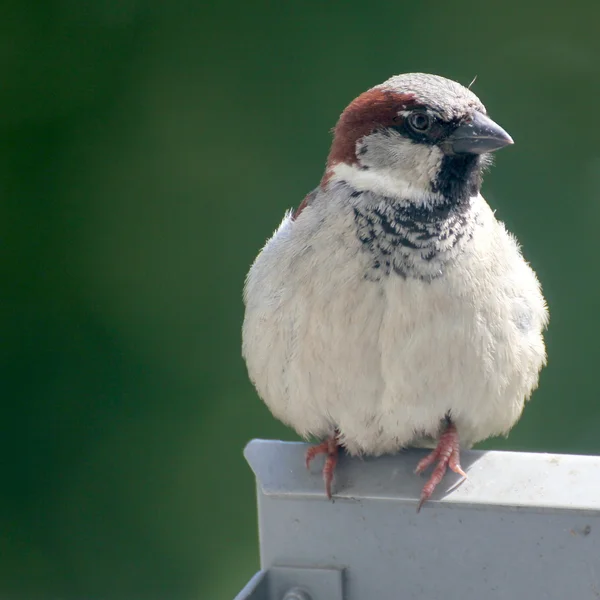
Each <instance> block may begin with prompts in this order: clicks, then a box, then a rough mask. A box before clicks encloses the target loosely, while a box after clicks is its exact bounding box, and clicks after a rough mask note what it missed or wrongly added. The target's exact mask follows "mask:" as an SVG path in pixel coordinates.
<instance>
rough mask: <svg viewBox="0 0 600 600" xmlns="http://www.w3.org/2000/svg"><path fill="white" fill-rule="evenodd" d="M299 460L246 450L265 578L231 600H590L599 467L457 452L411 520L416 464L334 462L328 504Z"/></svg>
mask: <svg viewBox="0 0 600 600" xmlns="http://www.w3.org/2000/svg"><path fill="white" fill-rule="evenodd" d="M306 447H307V446H306V445H305V444H299V443H284V442H274V441H264V440H254V441H252V442H250V444H248V446H247V447H246V451H245V455H246V458H247V460H248V462H249V463H250V466H251V467H252V469H253V471H254V473H255V475H256V479H257V490H258V513H259V534H260V558H261V567H262V569H263V571H261V572H260V573H258V574H257V575H256V576H255V578H253V580H252V582H251V584H252V585H251V587H249V586H250V584H249V586H247V587H246V588H245V590H244V592H242V595H240V596H238V600H242V599H244V600H284V599H285V600H341V599H342V598H343V599H344V600H380V599H383V600H387V599H388V598H389V599H393V598H394V599H395V598H402V600H417V599H418V600H423V598H448V597H452V598H461V600H481V598H486V600H501V599H505V598H540V599H541V598H544V599H548V600H553V599H556V600H564V599H565V598H600V457H597V456H573V455H558V454H533V453H527V454H526V453H517V452H463V453H461V462H462V466H463V468H464V469H465V470H466V471H467V473H468V475H469V477H468V479H467V481H466V482H464V483H463V484H462V485H460V486H456V483H457V481H458V477H457V476H454V475H453V474H449V475H447V476H446V478H445V479H444V481H443V482H442V485H440V486H439V489H438V490H436V494H435V495H434V497H433V499H432V500H431V501H430V502H427V503H426V504H425V506H424V507H423V510H422V511H421V512H420V513H419V514H417V512H416V507H417V503H418V501H419V495H420V491H421V487H422V485H423V482H424V480H423V479H422V478H419V477H417V476H416V475H414V474H413V470H414V468H415V465H416V464H417V462H418V460H419V459H420V458H422V457H423V456H424V452H425V451H421V450H409V451H405V452H402V453H400V454H398V455H395V456H382V457H380V458H376V459H373V458H365V459H356V458H349V457H348V456H342V457H341V458H340V461H339V463H338V467H337V470H336V478H335V481H334V502H330V501H328V500H327V498H326V497H325V493H324V490H323V480H322V478H321V477H320V473H319V466H320V465H318V464H317V463H318V460H315V465H314V469H313V470H312V472H308V471H307V470H306V468H305V467H304V452H305V450H306ZM342 575H343V577H342ZM319 578H322V579H319ZM342 579H343V591H342ZM321 585H323V586H333V587H319V586H321ZM243 594H246V595H243ZM286 594H287V596H286Z"/></svg>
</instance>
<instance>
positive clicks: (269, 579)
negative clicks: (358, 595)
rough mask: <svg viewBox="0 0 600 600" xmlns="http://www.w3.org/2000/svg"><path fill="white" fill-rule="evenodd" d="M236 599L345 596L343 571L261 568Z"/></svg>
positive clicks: (337, 598) (309, 599)
mask: <svg viewBox="0 0 600 600" xmlns="http://www.w3.org/2000/svg"><path fill="white" fill-rule="evenodd" d="M235 600H343V596H342V571H341V570H340V569H310V568H298V567H271V568H270V569H268V570H267V571H259V572H258V573H257V574H256V575H255V576H254V577H253V578H252V579H251V580H250V582H249V583H248V585H247V586H246V587H245V588H244V589H243V590H242V591H241V592H240V594H238V595H237V596H236V598H235Z"/></svg>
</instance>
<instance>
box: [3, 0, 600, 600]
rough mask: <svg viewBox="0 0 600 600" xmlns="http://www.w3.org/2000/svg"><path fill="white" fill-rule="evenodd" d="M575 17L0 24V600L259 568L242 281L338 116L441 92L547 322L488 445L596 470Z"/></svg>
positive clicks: (591, 41)
mask: <svg viewBox="0 0 600 600" xmlns="http://www.w3.org/2000/svg"><path fill="white" fill-rule="evenodd" d="M599 19H600V4H599V3H598V2H593V1H591V0H572V1H571V2H569V3H564V2H552V1H550V2H546V3H545V4H544V7H543V9H542V8H541V6H540V5H539V3H536V2H530V3H523V2H522V1H520V0H505V1H504V2H502V3H495V4H494V3H485V2H465V3H461V4H457V3H452V2H443V3H442V2H438V3H435V2H433V3H425V2H421V3H418V2H417V3H415V2H384V1H381V0H371V1H370V2H367V3H365V2H358V1H354V0H350V1H347V2H344V3H335V2H312V3H310V2H300V1H293V2H272V3H266V2H245V1H237V0H233V1H231V2H210V1H204V2H188V1H186V0H171V1H170V2H158V1H156V0H99V1H96V2H79V1H77V0H46V1H45V2H36V1H34V0H5V1H4V2H3V3H2V5H1V7H0V23H1V25H0V73H1V78H0V128H1V130H0V248H1V250H0V257H1V258H0V266H1V269H2V271H1V272H2V279H1V282H2V285H1V289H2V292H1V298H0V324H1V330H0V334H1V341H2V343H1V349H2V357H1V361H0V368H1V370H2V371H1V378H0V386H1V387H0V389H1V400H0V402H1V407H2V412H1V415H0V427H1V432H0V445H1V449H0V456H1V457H2V458H1V463H0V464H1V465H2V468H1V471H0V481H1V484H0V485H1V491H0V595H2V597H6V598H25V599H29V598H32V599H37V598H40V599H42V598H43V599H48V598H61V599H67V600H69V599H73V600H75V599H81V598H86V599H88V600H96V599H107V600H110V599H121V598H122V599H125V598H127V599H132V598H140V599H153V598H156V599H165V598H181V599H187V598H190V599H191V598H195V599H201V600H204V599H207V600H212V599H216V600H227V599H230V598H233V596H235V594H236V593H237V591H238V590H239V589H241V587H242V586H243V585H244V583H245V582H246V580H247V579H248V578H249V577H250V576H251V575H252V573H253V572H254V571H255V570H256V569H257V567H258V549H257V539H256V519H255V503H254V484H253V477H252V475H251V474H250V472H249V469H248V468H247V466H246V464H245V462H244V460H243V458H242V449H243V447H244V445H245V443H246V442H247V441H248V440H249V439H250V438H252V437H280V438H283V439H295V438H294V434H293V433H292V432H290V431H289V430H287V429H286V428H285V427H283V426H282V425H280V424H278V423H277V422H275V420H274V419H273V418H272V417H271V416H270V414H269V413H268V411H267V410H266V408H264V407H263V405H262V403H261V402H260V400H259V399H258V397H257V396H256V394H255V392H254V390H253V388H252V387H251V385H250V383H249V382H248V380H247V376H246V372H245V368H244V364H243V362H242V359H241V357H240V326H241V321H242V314H243V307H242V301H241V292H242V285H243V281H244V276H245V273H246V271H247V269H248V267H249V265H250V263H251V261H252V259H253V257H254V256H255V254H256V253H257V251H258V249H259V248H260V247H261V245H262V244H263V242H264V241H265V239H266V238H267V237H268V236H269V235H270V234H271V232H272V231H273V230H274V229H275V227H276V226H277V225H278V223H279V221H280V219H281V218H282V215H283V213H284V211H285V210H286V209H287V208H289V207H293V206H296V205H297V204H298V203H299V201H300V200H301V199H302V198H303V196H304V195H305V194H306V193H307V192H308V191H310V190H311V189H312V188H313V187H314V186H315V185H316V183H317V182H318V180H319V178H320V176H321V173H322V169H323V165H324V160H325V157H326V154H327V151H328V146H329V143H330V134H329V129H330V128H331V127H332V126H333V125H334V123H335V121H336V118H337V116H338V115H339V113H340V111H341V110H342V109H343V108H344V106H345V105H346V104H347V103H348V102H349V101H350V100H351V99H352V98H353V97H354V96H356V95H357V94H358V93H360V92H362V91H364V90H365V89H367V88H368V87H370V86H372V85H374V84H377V83H379V82H381V81H383V80H384V79H386V78H387V77H389V76H390V75H392V74H396V73H401V72H406V71H428V72H435V73H438V74H442V75H445V76H448V77H451V78H453V79H456V80H458V81H460V82H462V83H464V84H468V83H469V82H470V81H471V80H472V79H473V77H474V76H475V75H478V79H477V82H476V83H475V85H474V88H473V89H474V91H475V92H476V93H477V94H479V95H480V97H481V98H482V99H483V101H484V102H485V103H486V104H487V106H488V110H489V111H490V113H491V114H492V115H493V117H494V118H495V119H496V120H497V121H498V122H499V123H501V124H502V125H503V126H504V127H505V128H506V129H507V130H508V131H509V132H510V133H511V134H512V135H513V137H514V138H515V140H516V145H515V146H514V147H512V148H510V149H508V150H504V151H502V152H501V153H499V154H498V156H497V165H496V167H495V168H494V169H493V170H492V171H491V172H490V173H489V175H488V177H487V180H486V183H485V188H484V192H485V195H486V197H487V198H488V200H489V201H490V203H491V204H492V205H493V206H494V208H495V209H497V213H498V215H499V216H500V218H501V219H503V220H504V221H505V222H506V223H507V225H508V226H509V228H510V229H511V230H512V231H514V232H515V233H516V234H517V235H518V237H519V239H520V240H521V242H522V243H523V244H524V249H525V253H526V256H527V257H528V259H529V260H530V261H531V263H532V264H533V265H534V267H535V268H536V270H537V271H538V274H539V276H540V278H541V280H542V282H543V284H544V289H545V293H546V295H547V298H548V301H549V304H550V307H551V313H552V320H551V327H550V329H549V331H548V335H547V342H548V352H549V357H550V360H549V365H548V367H547V368H546V370H545V371H544V372H543V376H542V379H541V386H540V389H539V390H538V391H537V392H536V394H535V396H534V400H533V401H532V402H531V404H530V405H529V406H528V407H527V409H526V411H525V414H524V417H523V419H522V420H521V422H520V423H519V424H518V425H517V426H516V427H515V429H514V430H513V432H512V433H511V435H510V437H509V438H508V439H507V440H503V439H495V440H491V441H489V442H487V443H486V444H485V445H484V447H486V448H510V449H522V450H535V451H557V452H571V453H599V452H600V403H599V402H598V393H597V373H598V364H597V363H598V357H599V351H598V339H600V322H599V320H598V314H599V313H598V309H599V305H600V279H599V277H598V271H599V267H598V259H599V256H600V250H599V249H598V222H599V217H600V172H599V171H600V150H599V148H598V139H599V133H600V128H599V119H598V115H597V113H598V110H599V108H598V107H599V104H598V98H599V97H600V36H599V35H598V20H599Z"/></svg>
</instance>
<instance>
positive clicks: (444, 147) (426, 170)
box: [243, 73, 548, 509]
mask: <svg viewBox="0 0 600 600" xmlns="http://www.w3.org/2000/svg"><path fill="white" fill-rule="evenodd" d="M512 143H513V140H512V139H511V137H510V136H509V135H508V133H507V132H506V131H504V129H502V128H501V127H500V126H499V125H497V124H496V123H495V122H494V121H492V120H491V119H490V118H489V117H488V116H486V110H485V108H484V106H483V104H482V103H481V102H480V100H479V99H478V98H477V97H476V96H475V95H474V94H473V93H472V92H471V91H469V90H468V89H466V88H464V87H463V86H461V85H460V84H458V83H456V82H454V81H450V80H448V79H445V78H443V77H438V76H436V75H427V74H423V73H411V74H405V75H398V76H396V77H392V78H391V79H388V80H387V81H386V82H384V83H382V84H381V85H377V86H375V87H374V88H372V89H370V90H368V91H367V92H365V93H363V94H361V95H360V96H358V98H356V99H355V100H354V101H353V102H352V103H351V104H350V105H349V106H348V107H347V108H346V110H345V111H344V112H343V113H342V115H341V117H340V119H339V121H338V123H337V125H336V127H335V130H334V139H333V143H332V146H331V151H330V153H329V158H328V160H327V166H326V169H325V174H324V176H323V178H322V180H321V182H320V185H319V187H317V188H316V189H315V190H314V191H312V192H311V193H310V194H308V196H306V198H305V199H304V200H303V201H302V203H301V204H300V206H299V207H298V208H297V209H296V211H295V212H291V211H290V212H288V213H287V214H286V215H285V217H284V219H283V222H282V223H281V225H280V226H279V228H278V229H277V231H276V232H275V234H274V235H273V237H272V238H271V239H270V240H269V241H268V242H267V243H266V245H265V247H264V248H263V250H262V251H261V252H260V254H259V255H258V257H257V258H256V260H255V261H254V264H253V265H252V267H251V269H250V272H249V273H248V276H247V279H246V285H245V290H244V298H245V304H246V313H245V318H244V325H243V355H244V358H245V360H246V364H247V367H248V372H249V375H250V378H251V379H252V381H253V383H254V385H255V386H256V389H257V390H258V393H259V395H260V396H261V397H262V399H263V400H264V402H265V403H266V404H267V406H268V407H269V408H270V409H271V411H272V413H273V414H274V415H275V416H276V417H277V418H278V419H280V420H282V421H283V422H284V423H287V424H288V425H290V426H292V427H293V428H294V429H295V430H296V431H297V432H298V433H299V434H300V435H301V436H303V437H307V436H316V437H317V438H319V439H323V440H324V441H323V442H322V443H321V444H319V445H317V446H315V447H313V448H311V449H310V450H309V451H308V452H307V456H306V461H307V466H308V464H309V463H310V461H311V460H312V459H313V458H314V457H315V456H316V455H317V454H320V453H324V454H325V455H326V460H325V466H324V468H323V478H324V480H325V488H326V493H327V495H328V496H329V497H331V482H332V478H333V473H334V468H335V465H336V462H337V456H338V449H339V447H343V448H344V449H345V450H346V451H347V452H348V453H350V454H351V455H357V454H367V455H380V454H383V453H389V452H396V451H398V450H399V449H401V448H405V447H407V446H429V447H435V449H434V450H433V451H432V452H431V454H429V455H428V456H427V457H426V458H424V459H423V460H421V462H420V463H419V464H418V465H417V467H416V472H417V473H421V472H422V471H424V470H425V469H427V468H428V467H429V466H431V465H434V464H435V465H436V466H435V469H434V470H433V473H432V475H431V478H430V479H429V480H428V482H427V483H426V485H425V486H424V488H423V492H422V494H421V499H420V503H419V509H420V508H421V506H422V504H423V503H424V502H425V501H426V500H427V499H428V498H429V497H430V496H431V494H432V492H433V490H434V488H435V487H436V485H437V484H438V483H439V482H440V481H441V480H442V478H443V476H444V473H445V472H446V469H447V467H450V468H451V469H452V470H453V471H455V472H456V473H459V474H461V475H463V476H465V473H464V472H463V470H462V469H461V466H460V458H459V440H460V445H461V446H462V447H463V448H464V447H470V446H471V445H472V444H474V443H476V442H479V441H481V440H484V439H486V438H488V437H490V436H495V435H499V434H506V433H507V432H508V431H509V430H510V428H511V427H512V426H513V425H514V424H515V423H516V421H517V420H518V419H519V417H520V415H521V411H522V410H523V406H524V403H525V401H526V400H527V399H528V398H529V396H530V394H531V392H532V390H533V389H534V388H535V387H536V386H537V383H538V376H539V371H540V369H541V368H542V366H543V365H544V364H545V361H546V354H545V348H544V340H543V337H542V331H543V330H544V328H545V327H546V325H547V323H548V312H547V308H546V303H545V301H544V297H543V296H542V293H541V289H540V284H539V282H538V280H537V278H536V275H535V273H534V272H533V270H532V269H531V267H530V266H529V265H528V263H527V262H526V261H525V260H524V258H523V256H522V255H521V252H520V249H519V246H518V244H517V241H516V240H515V238H514V237H513V236H512V235H511V234H510V233H508V232H507V230H506V229H505V227H504V225H503V224H502V223H501V222H500V221H498V220H497V219H496V218H495V216H494V212H493V211H492V210H491V209H490V207H489V206H488V204H487V203H486V201H485V200H484V199H483V197H482V196H481V194H480V188H481V181H482V172H483V170H484V168H485V167H486V166H487V165H488V164H489V162H490V158H489V153H490V152H493V151H495V150H498V149H499V148H502V147H504V146H507V145H510V144H512Z"/></svg>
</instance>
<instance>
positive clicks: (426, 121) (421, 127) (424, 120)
mask: <svg viewBox="0 0 600 600" xmlns="http://www.w3.org/2000/svg"><path fill="white" fill-rule="evenodd" d="M408 124H409V125H410V127H411V129H413V130H414V131H416V132H418V133H425V132H426V131H427V130H428V129H429V128H430V127H431V117H430V116H429V115H428V114H427V113H424V112H414V113H412V114H411V115H409V117H408Z"/></svg>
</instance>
